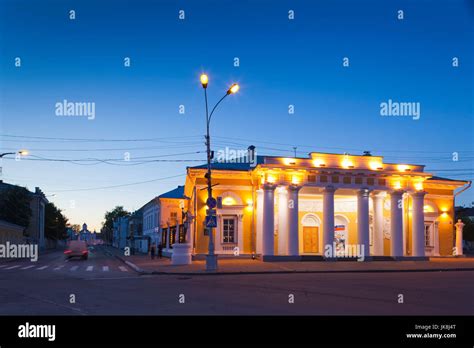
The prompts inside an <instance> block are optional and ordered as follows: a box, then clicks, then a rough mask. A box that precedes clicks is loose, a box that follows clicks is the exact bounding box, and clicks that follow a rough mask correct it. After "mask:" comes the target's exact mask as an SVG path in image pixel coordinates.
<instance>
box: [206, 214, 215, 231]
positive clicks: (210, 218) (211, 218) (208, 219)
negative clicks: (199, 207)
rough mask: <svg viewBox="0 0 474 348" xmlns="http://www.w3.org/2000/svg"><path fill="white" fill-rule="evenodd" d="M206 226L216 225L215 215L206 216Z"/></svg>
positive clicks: (212, 226)
mask: <svg viewBox="0 0 474 348" xmlns="http://www.w3.org/2000/svg"><path fill="white" fill-rule="evenodd" d="M206 227H207V228H214V227H217V218H216V216H212V215H211V216H206Z"/></svg>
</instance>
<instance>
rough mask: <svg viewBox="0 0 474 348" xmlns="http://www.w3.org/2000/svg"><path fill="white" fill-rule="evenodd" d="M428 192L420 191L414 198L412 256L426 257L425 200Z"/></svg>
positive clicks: (414, 193)
mask: <svg viewBox="0 0 474 348" xmlns="http://www.w3.org/2000/svg"><path fill="white" fill-rule="evenodd" d="M425 194H426V192H424V191H418V192H413V193H412V194H411V197H412V241H413V243H412V244H413V245H412V256H425V213H424V210H423V207H424V198H425Z"/></svg>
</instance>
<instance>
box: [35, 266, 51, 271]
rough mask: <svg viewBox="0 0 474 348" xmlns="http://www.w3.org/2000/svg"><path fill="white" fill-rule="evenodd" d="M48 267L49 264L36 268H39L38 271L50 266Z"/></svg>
mask: <svg viewBox="0 0 474 348" xmlns="http://www.w3.org/2000/svg"><path fill="white" fill-rule="evenodd" d="M48 267H49V266H43V267H39V268H37V269H36V270H37V271H41V270H43V269H46V268H48Z"/></svg>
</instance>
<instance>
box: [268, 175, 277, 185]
mask: <svg viewBox="0 0 474 348" xmlns="http://www.w3.org/2000/svg"><path fill="white" fill-rule="evenodd" d="M275 181H276V178H275V177H274V176H273V175H267V182H268V183H270V184H274V183H275Z"/></svg>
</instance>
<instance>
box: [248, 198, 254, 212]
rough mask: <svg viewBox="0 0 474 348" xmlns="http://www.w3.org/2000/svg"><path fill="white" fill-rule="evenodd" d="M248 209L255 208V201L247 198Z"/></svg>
mask: <svg viewBox="0 0 474 348" xmlns="http://www.w3.org/2000/svg"><path fill="white" fill-rule="evenodd" d="M247 209H248V210H253V201H252V200H251V199H248V200H247Z"/></svg>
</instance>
